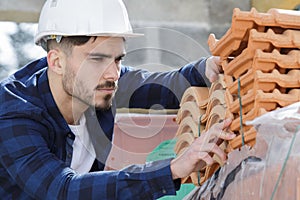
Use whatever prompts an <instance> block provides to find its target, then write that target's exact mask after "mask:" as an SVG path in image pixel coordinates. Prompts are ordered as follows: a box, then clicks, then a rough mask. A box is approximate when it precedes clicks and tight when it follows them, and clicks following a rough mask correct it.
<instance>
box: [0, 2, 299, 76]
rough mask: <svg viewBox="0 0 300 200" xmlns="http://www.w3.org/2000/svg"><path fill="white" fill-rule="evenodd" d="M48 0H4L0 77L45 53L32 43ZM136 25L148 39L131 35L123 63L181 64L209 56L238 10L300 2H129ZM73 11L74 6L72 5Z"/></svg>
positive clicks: (162, 66) (0, 11) (163, 67)
mask: <svg viewBox="0 0 300 200" xmlns="http://www.w3.org/2000/svg"><path fill="white" fill-rule="evenodd" d="M44 1H45V0H22V1H21V0H0V44H1V45H0V79H2V78H3V77H5V76H7V75H8V74H10V73H12V72H13V71H15V70H16V69H17V68H19V67H21V66H23V65H24V64H26V63H27V62H29V61H31V60H33V59H35V58H39V57H42V56H45V55H46V53H45V52H44V51H43V50H42V48H40V47H37V46H35V45H34V43H33V36H34V33H35V31H36V28H37V24H36V22H37V21H38V16H39V12H40V10H41V7H42V5H43V3H44ZM124 3H125V4H126V7H127V9H128V12H129V17H130V19H131V22H132V25H133V28H134V29H135V31H136V32H140V33H144V34H145V36H144V37H139V38H133V39H128V41H127V56H126V58H125V61H124V64H127V65H131V66H135V67H138V68H146V69H148V70H150V71H164V70H170V69H173V68H178V67H180V66H182V65H185V64H187V63H188V62H191V61H193V60H196V59H198V58H199V57H201V56H207V55H209V50H208V45H207V39H208V36H209V34H210V33H214V34H215V35H216V37H217V38H220V37H222V35H224V33H225V32H226V31H227V29H228V28H229V27H230V24H231V17H232V10H233V8H240V9H241V10H243V11H249V10H250V9H251V7H255V8H256V9H257V10H258V11H261V12H266V11H267V10H268V9H269V8H272V7H276V8H284V9H297V6H298V5H300V0H285V1H281V0H164V1H162V0H143V1H140V0H124ZM70 9H71V8H70Z"/></svg>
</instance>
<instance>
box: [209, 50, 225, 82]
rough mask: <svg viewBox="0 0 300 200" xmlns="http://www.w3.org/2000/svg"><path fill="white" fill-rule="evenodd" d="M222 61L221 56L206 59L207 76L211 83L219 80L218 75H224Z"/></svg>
mask: <svg viewBox="0 0 300 200" xmlns="http://www.w3.org/2000/svg"><path fill="white" fill-rule="evenodd" d="M222 72H223V70H222V67H221V59H220V57H219V56H211V57H209V58H207V59H206V69H205V75H206V77H207V78H208V79H209V81H210V82H214V81H216V80H217V79H218V75H219V74H220V73H222Z"/></svg>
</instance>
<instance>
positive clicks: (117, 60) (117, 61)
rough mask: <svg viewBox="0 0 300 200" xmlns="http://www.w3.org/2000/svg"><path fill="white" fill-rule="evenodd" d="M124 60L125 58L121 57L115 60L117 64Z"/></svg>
mask: <svg viewBox="0 0 300 200" xmlns="http://www.w3.org/2000/svg"><path fill="white" fill-rule="evenodd" d="M123 59H124V56H119V57H117V58H116V59H115V63H119V62H120V61H122V60H123Z"/></svg>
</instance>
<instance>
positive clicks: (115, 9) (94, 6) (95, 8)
mask: <svg viewBox="0 0 300 200" xmlns="http://www.w3.org/2000/svg"><path fill="white" fill-rule="evenodd" d="M139 35H142V34H136V33H133V31H132V28H131V25H130V22H129V18H128V14H127V10H126V8H125V5H124V3H123V2H122V0H47V1H46V2H45V4H44V6H43V9H42V11H41V14H40V19H39V24H38V31H37V34H36V35H35V38H34V42H35V43H36V44H38V45H40V44H41V39H45V38H47V37H50V38H52V39H53V38H56V36H60V37H61V36H115V37H130V36H139Z"/></svg>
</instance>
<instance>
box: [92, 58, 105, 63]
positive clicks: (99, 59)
mask: <svg viewBox="0 0 300 200" xmlns="http://www.w3.org/2000/svg"><path fill="white" fill-rule="evenodd" d="M91 59H92V60H93V61H97V62H103V61H104V58H103V57H91Z"/></svg>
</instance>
